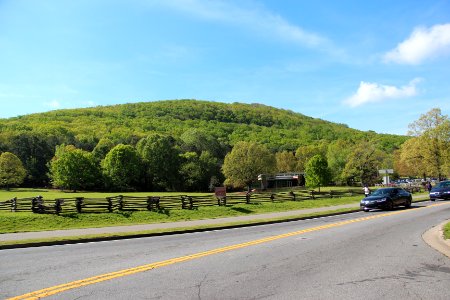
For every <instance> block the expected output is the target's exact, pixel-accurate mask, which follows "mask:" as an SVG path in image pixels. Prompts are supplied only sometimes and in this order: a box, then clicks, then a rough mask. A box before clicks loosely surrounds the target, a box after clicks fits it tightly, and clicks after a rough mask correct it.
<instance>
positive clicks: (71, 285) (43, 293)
mask: <svg viewBox="0 0 450 300" xmlns="http://www.w3.org/2000/svg"><path fill="white" fill-rule="evenodd" d="M446 204H449V202H445V203H438V204H433V205H429V206H426V207H423V208H428V207H434V206H440V205H446ZM410 211H416V209H411V210H399V211H394V212H389V213H383V214H378V215H372V216H368V217H363V218H357V219H353V220H347V221H341V222H337V223H332V224H327V225H322V226H317V227H311V228H307V229H302V230H298V231H294V232H289V233H285V234H280V235H275V236H270V237H266V238H262V239H258V240H253V241H249V242H245V243H241V244H235V245H231V246H226V247H222V248H217V249H213V250H208V251H204V252H199V253H195V254H191V255H186V256H181V257H177V258H171V259H167V260H163V261H160V262H155V263H151V264H147V265H142V266H138V267H134V268H129V269H124V270H121V271H116V272H112V273H105V274H102V275H98V276H94V277H89V278H85V279H81V280H76V281H72V282H68V283H65V284H61V285H57V286H53V287H49V288H45V289H42V290H38V291H34V292H31V293H27V294H24V295H20V296H16V297H13V298H9V299H8V300H19V299H20V300H21V299H40V298H44V297H48V296H51V295H55V294H59V293H62V292H64V291H67V290H71V289H75V288H79V287H82V286H86V285H91V284H94V283H98V282H102V281H107V280H111V279H114V278H119V277H124V276H128V275H132V274H136V273H141V272H145V271H149V270H153V269H156V268H161V267H165V266H168V265H173V264H176V263H180V262H184V261H189V260H193V259H197V258H201V257H205V256H209V255H213V254H218V253H223V252H227V251H232V250H236V249H241V248H245V247H249V246H254V245H258V244H263V243H268V242H271V241H275V240H279V239H283V238H287V237H292V236H296V235H301V234H304V233H308V232H314V231H319V230H324V229H328V228H333V227H339V226H344V225H348V224H352V223H357V222H363V221H368V220H372V219H377V218H382V217H387V216H392V215H397V214H401V213H405V212H410Z"/></svg>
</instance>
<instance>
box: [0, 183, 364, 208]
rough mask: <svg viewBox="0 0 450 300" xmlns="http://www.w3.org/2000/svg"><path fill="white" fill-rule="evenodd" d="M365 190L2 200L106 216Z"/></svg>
mask: <svg viewBox="0 0 450 300" xmlns="http://www.w3.org/2000/svg"><path fill="white" fill-rule="evenodd" d="M362 194H363V192H362V190H359V189H358V190H355V189H349V190H340V191H326V192H317V191H312V190H296V191H295V192H293V191H291V192H282V193H246V194H232V195H229V196H226V197H221V198H216V197H215V196H214V195H204V196H197V195H194V196H190V195H177V196H146V197H138V196H123V195H119V196H113V197H106V198H84V197H74V198H57V199H54V200H44V198H43V197H42V196H37V197H32V198H21V199H18V198H13V199H9V200H6V201H0V211H11V212H20V211H32V212H34V213H47V214H61V213H105V212H114V211H145V210H147V211H160V210H170V209H197V208H198V207H199V206H216V205H219V206H225V205H237V204H251V203H267V202H284V201H302V200H311V199H323V198H336V197H343V196H355V195H362Z"/></svg>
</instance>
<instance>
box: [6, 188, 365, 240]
mask: <svg viewBox="0 0 450 300" xmlns="http://www.w3.org/2000/svg"><path fill="white" fill-rule="evenodd" d="M359 199H360V197H358V196H354V197H345V198H333V199H317V200H303V201H286V202H274V203H264V204H238V205H233V206H205V207H202V206H200V207H199V208H198V209H195V210H183V209H171V210H162V211H160V212H149V211H135V212H127V211H124V212H113V213H83V214H76V213H71V214H62V215H60V216H56V215H45V214H34V213H32V212H14V213H12V212H0V233H12V232H29V231H43V230H58V229H74V228H89V227H106V226H117V225H136V224H151V223H164V222H177V221H187V220H201V219H214V218H221V217H233V216H242V215H248V214H261V213H268V212H280V211H290V210H297V209H308V208H314V207H326V206H333V205H340V204H349V203H354V204H355V207H357V205H358V201H359Z"/></svg>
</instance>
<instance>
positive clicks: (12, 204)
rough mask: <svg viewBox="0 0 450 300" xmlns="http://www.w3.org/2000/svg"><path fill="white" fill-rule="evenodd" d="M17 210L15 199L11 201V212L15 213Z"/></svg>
mask: <svg viewBox="0 0 450 300" xmlns="http://www.w3.org/2000/svg"><path fill="white" fill-rule="evenodd" d="M16 210H17V197H14V198H12V199H11V211H13V212H15V211H16Z"/></svg>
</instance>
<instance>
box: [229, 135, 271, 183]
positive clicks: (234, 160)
mask: <svg viewBox="0 0 450 300" xmlns="http://www.w3.org/2000/svg"><path fill="white" fill-rule="evenodd" d="M275 170H276V160H275V155H274V154H272V153H271V152H270V151H269V150H268V149H267V148H266V147H265V146H263V145H260V144H258V143H255V142H239V143H237V144H236V145H235V146H234V147H233V150H231V152H229V153H228V154H227V155H226V156H225V161H224V163H223V166H222V171H223V174H224V175H225V178H226V180H225V184H227V185H230V186H233V187H245V186H247V187H248V188H249V189H250V186H251V184H252V182H253V181H254V180H256V178H257V176H258V175H259V174H271V173H273V172H274V171H275Z"/></svg>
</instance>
